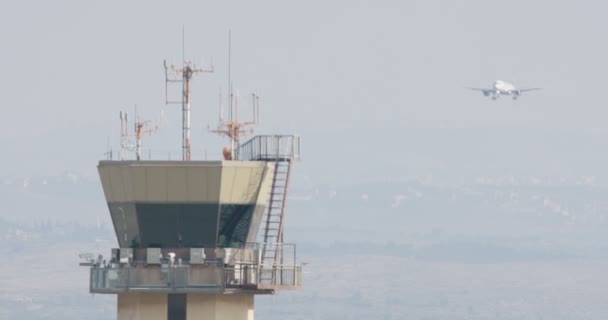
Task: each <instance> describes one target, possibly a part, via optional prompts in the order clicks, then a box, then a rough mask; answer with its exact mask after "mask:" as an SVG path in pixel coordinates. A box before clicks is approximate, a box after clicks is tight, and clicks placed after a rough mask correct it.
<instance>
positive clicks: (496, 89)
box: [469, 80, 542, 100]
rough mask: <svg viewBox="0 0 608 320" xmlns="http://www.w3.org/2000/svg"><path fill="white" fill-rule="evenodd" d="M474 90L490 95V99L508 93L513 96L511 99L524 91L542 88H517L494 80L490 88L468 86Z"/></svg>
mask: <svg viewBox="0 0 608 320" xmlns="http://www.w3.org/2000/svg"><path fill="white" fill-rule="evenodd" d="M469 89H471V90H475V91H481V92H482V93H483V95H484V96H486V97H490V96H491V97H492V100H496V99H498V97H500V95H501V94H504V95H509V96H512V97H513V100H517V98H519V96H520V95H521V94H522V93H523V92H526V91H533V90H540V89H542V88H521V89H517V88H516V87H515V86H514V85H513V84H512V83H508V82H506V81H502V80H496V81H494V85H493V86H492V88H469Z"/></svg>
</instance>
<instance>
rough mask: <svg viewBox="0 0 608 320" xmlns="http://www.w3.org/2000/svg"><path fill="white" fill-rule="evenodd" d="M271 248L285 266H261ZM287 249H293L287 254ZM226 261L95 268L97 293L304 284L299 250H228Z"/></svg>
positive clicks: (206, 290)
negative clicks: (279, 256)
mask: <svg viewBox="0 0 608 320" xmlns="http://www.w3.org/2000/svg"><path fill="white" fill-rule="evenodd" d="M266 246H271V247H272V248H274V249H275V250H280V251H281V252H284V254H283V253H282V254H281V257H282V259H281V263H277V262H275V263H272V264H265V265H262V264H260V262H261V261H260V257H259V254H260V252H261V249H262V248H264V247H266ZM284 247H286V248H288V249H287V250H284ZM224 250H225V252H223V251H222V252H219V253H221V257H216V258H206V259H205V260H204V261H203V262H200V263H196V264H195V263H193V264H191V263H190V261H188V260H184V261H180V263H179V264H172V263H163V264H144V263H143V261H141V262H135V260H131V261H130V262H129V263H113V264H107V265H105V266H100V265H98V264H96V265H94V266H93V267H92V268H91V269H90V270H91V271H90V291H91V292H92V293H119V292H159V293H160V292H172V293H223V292H225V291H226V290H235V289H236V290H240V289H242V290H254V291H255V290H260V291H259V292H260V293H268V292H270V291H273V290H275V289H296V288H298V287H300V286H301V283H302V269H301V267H300V266H299V265H296V260H295V258H296V257H295V245H293V244H268V245H266V244H257V243H254V244H247V245H246V246H245V247H244V248H227V249H224Z"/></svg>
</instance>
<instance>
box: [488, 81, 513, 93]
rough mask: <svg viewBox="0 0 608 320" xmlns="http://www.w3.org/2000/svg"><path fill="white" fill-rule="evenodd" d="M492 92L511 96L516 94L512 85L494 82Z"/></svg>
mask: <svg viewBox="0 0 608 320" xmlns="http://www.w3.org/2000/svg"><path fill="white" fill-rule="evenodd" d="M494 92H495V93H496V94H504V95H513V94H517V92H518V90H517V88H515V86H514V85H513V84H512V83H508V82H505V81H502V80H496V81H495V82H494Z"/></svg>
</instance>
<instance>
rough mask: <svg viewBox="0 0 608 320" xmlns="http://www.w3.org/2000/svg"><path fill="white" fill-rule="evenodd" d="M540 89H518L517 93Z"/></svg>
mask: <svg viewBox="0 0 608 320" xmlns="http://www.w3.org/2000/svg"><path fill="white" fill-rule="evenodd" d="M541 89H542V88H524V89H519V92H526V91H534V90H541Z"/></svg>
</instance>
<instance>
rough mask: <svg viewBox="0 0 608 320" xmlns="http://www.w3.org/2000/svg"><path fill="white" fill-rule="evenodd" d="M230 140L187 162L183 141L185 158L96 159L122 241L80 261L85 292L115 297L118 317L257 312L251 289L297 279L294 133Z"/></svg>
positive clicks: (172, 319) (178, 318) (236, 317)
mask: <svg viewBox="0 0 608 320" xmlns="http://www.w3.org/2000/svg"><path fill="white" fill-rule="evenodd" d="M188 80H189V79H188ZM184 92H186V91H185V90H184ZM184 94H186V93H184ZM187 94H188V95H189V92H187ZM184 100H187V101H189V97H188V99H184ZM184 110H185V108H184ZM188 112H189V106H188ZM188 116H189V115H188ZM121 119H122V116H121ZM227 123H229V124H230V122H227ZM232 124H233V125H234V124H235V122H232ZM233 127H234V126H233ZM233 127H232V128H233ZM236 127H238V126H236ZM230 132H232V133H235V132H236V131H234V130H231V131H230ZM186 138H188V139H189V136H188V137H186ZM231 138H232V139H231V142H232V145H233V146H234V149H231V150H230V149H228V153H227V154H226V153H225V154H224V159H221V160H217V161H198V160H190V159H189V158H190V152H189V140H188V141H187V145H186V144H184V146H187V147H188V150H187V155H188V159H184V160H177V161H176V160H173V161H158V160H126V159H119V160H103V161H100V162H99V165H98V170H99V175H100V178H101V183H102V185H103V191H104V194H105V198H106V201H107V204H108V207H109V211H110V215H111V218H112V223H113V225H114V230H115V232H116V238H117V240H118V246H119V248H115V249H112V250H111V255H110V257H109V258H108V257H106V258H105V259H104V258H102V257H99V258H97V259H89V260H88V263H83V265H88V266H90V292H91V293H100V294H115V295H117V313H118V316H117V319H118V320H127V319H129V320H132V319H133V320H203V319H204V320H253V319H254V296H255V295H257V294H274V293H275V292H276V291H277V290H280V289H297V288H299V287H300V285H301V267H300V266H299V265H297V263H296V253H295V245H288V244H284V243H283V233H284V232H283V221H284V214H285V202H286V196H287V191H288V186H289V178H290V173H291V168H292V163H293V162H294V161H297V160H298V159H299V158H300V139H299V137H298V136H293V135H285V136H284V135H265V136H254V137H253V138H251V139H250V140H248V141H247V142H245V143H242V144H240V143H238V140H237V139H234V135H232V136H231ZM225 151H226V150H225ZM184 154H186V152H185V153H184ZM139 158H140V155H139V154H138V156H137V158H136V159H139ZM84 258H86V257H84Z"/></svg>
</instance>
